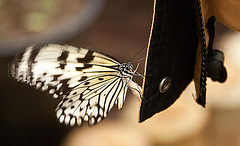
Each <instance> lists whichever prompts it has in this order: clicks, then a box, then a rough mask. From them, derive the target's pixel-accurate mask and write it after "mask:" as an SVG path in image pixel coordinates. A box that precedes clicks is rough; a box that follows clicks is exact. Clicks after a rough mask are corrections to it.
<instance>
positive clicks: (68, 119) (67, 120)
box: [65, 115, 70, 125]
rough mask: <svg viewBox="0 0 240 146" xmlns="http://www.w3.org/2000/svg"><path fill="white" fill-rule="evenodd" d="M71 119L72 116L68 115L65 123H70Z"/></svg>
mask: <svg viewBox="0 0 240 146" xmlns="http://www.w3.org/2000/svg"><path fill="white" fill-rule="evenodd" d="M69 121H70V116H69V115H67V116H66V118H65V124H66V125H67V124H68V123H69Z"/></svg>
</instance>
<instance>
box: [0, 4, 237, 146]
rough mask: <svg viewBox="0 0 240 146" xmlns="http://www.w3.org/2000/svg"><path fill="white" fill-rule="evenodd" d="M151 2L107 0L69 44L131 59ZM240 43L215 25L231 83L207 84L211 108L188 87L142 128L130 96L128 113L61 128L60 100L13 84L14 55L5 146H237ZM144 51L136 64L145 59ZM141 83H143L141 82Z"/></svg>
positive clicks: (5, 90)
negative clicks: (57, 115) (198, 101)
mask: <svg viewBox="0 0 240 146" xmlns="http://www.w3.org/2000/svg"><path fill="white" fill-rule="evenodd" d="M152 5H153V4H152V1H142V2H141V3H140V2H139V1H137V0H132V1H129V2H123V1H117V0H111V1H108V2H107V5H106V6H105V9H104V11H103V13H102V14H101V17H100V18H99V19H98V20H97V22H95V23H94V24H93V25H92V26H91V27H89V29H87V30H85V32H83V33H82V34H79V36H76V37H74V38H72V39H70V40H69V41H67V42H65V43H66V44H69V45H75V46H85V47H88V48H93V49H95V50H100V51H101V52H104V53H106V54H109V55H111V56H114V57H115V58H117V59H119V60H120V61H122V62H127V61H129V59H130V58H132V56H134V55H135V54H136V52H137V51H138V50H140V49H142V48H143V47H145V46H146V45H147V42H148V37H149V31H150V26H151V17H152ZM239 40H240V33H236V32H232V31H230V30H228V29H226V28H225V27H223V26H222V25H220V24H218V25H217V29H216V39H215V48H216V49H221V50H223V52H224V54H225V59H226V60H225V65H226V68H227V71H228V79H227V82H226V83H224V84H219V83H213V82H211V80H210V79H208V81H207V83H208V85H207V105H206V109H203V108H202V107H200V106H199V105H197V104H196V103H195V101H194V100H193V97H192V94H195V89H194V86H193V84H190V85H189V86H188V88H187V89H186V90H185V91H184V93H183V94H182V95H181V97H180V98H179V99H178V100H177V102H176V103H175V104H174V105H173V106H171V107H170V108H169V109H167V110H166V111H163V112H161V113H158V114H156V115H155V116H153V117H152V118H150V119H148V120H147V121H145V122H143V123H141V124H139V123H138V110H139V104H140V103H139V101H138V100H137V98H136V97H133V96H132V95H131V94H128V97H127V99H126V103H125V105H124V108H123V110H121V111H118V110H116V108H114V109H113V110H112V111H111V112H110V113H109V116H108V118H107V119H105V120H103V121H102V122H101V123H99V124H97V125H96V126H93V127H91V128H89V127H87V125H86V124H85V125H84V126H82V127H76V128H69V127H66V126H64V125H60V124H58V122H57V119H56V118H55V116H54V109H55V107H56V106H57V104H58V102H59V101H60V99H58V100H56V99H53V98H52V97H50V96H46V94H44V93H41V92H40V91H37V90H35V89H32V88H30V87H28V86H26V85H24V84H20V83H16V82H15V81H14V80H12V79H10V78H9V77H8V75H7V67H8V63H9V61H11V60H12V57H8V58H0V115H1V117H0V134H1V135H0V145H64V146H65V145H66V146H85V145H91V146H95V145H96V146H106V145H109V146H118V145H119V146H132V145H138V146H151V145H152V146H156V145H165V146H179V145H180V146H188V145H192V146H202V145H205V146H218V145H231V146H237V145H240V140H239V137H240V128H239V126H238V124H239V123H240V96H239V93H240V77H239V74H240V49H239V48H240V41H239ZM144 51H145V50H144ZM144 51H143V52H141V53H140V54H139V56H137V58H136V59H134V61H133V64H136V62H137V61H138V60H139V59H140V58H142V57H145V52H144ZM143 66H144V65H143V64H142V65H141V67H140V69H139V70H140V72H142V70H143ZM137 82H138V83H139V84H141V79H138V78H137Z"/></svg>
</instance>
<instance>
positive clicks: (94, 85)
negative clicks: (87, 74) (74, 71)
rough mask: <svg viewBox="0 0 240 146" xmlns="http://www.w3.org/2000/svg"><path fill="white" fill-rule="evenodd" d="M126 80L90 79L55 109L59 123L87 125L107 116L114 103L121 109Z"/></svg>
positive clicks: (109, 76)
mask: <svg viewBox="0 0 240 146" xmlns="http://www.w3.org/2000/svg"><path fill="white" fill-rule="evenodd" d="M126 89H127V82H126V80H124V79H122V78H121V77H119V76H116V75H113V74H112V75H101V76H97V77H93V78H90V79H88V80H86V81H84V82H82V83H81V84H80V85H78V86H77V87H76V88H74V89H73V90H71V91H70V92H69V93H68V95H67V96H66V97H65V98H64V99H63V100H62V102H61V103H60V104H59V105H58V107H57V109H56V113H57V117H58V118H59V121H60V122H64V123H65V124H67V125H68V124H70V125H71V126H72V125H75V124H77V125H81V124H82V121H88V123H89V125H93V124H96V123H98V122H100V121H101V120H102V119H103V118H105V117H106V116H107V115H108V112H109V111H110V109H111V108H112V107H113V105H114V103H118V108H119V109H121V108H122V106H123V103H124V101H125V95H126V91H127V90H126Z"/></svg>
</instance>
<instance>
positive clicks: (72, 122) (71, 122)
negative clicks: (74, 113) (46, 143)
mask: <svg viewBox="0 0 240 146" xmlns="http://www.w3.org/2000/svg"><path fill="white" fill-rule="evenodd" d="M75 122H76V119H75V118H72V119H71V121H70V126H74V125H75Z"/></svg>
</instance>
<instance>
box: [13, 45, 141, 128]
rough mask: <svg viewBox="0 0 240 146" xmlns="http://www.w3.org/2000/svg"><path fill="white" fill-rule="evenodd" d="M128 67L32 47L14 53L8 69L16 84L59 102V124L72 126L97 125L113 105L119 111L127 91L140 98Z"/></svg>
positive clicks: (94, 55)
mask: <svg viewBox="0 0 240 146" xmlns="http://www.w3.org/2000/svg"><path fill="white" fill-rule="evenodd" d="M133 74H134V72H133V70H132V65H131V64H129V63H120V62H119V61H117V60H116V59H114V58H113V57H110V56H107V55H104V54H101V53H98V52H95V51H91V50H88V49H84V48H77V47H73V46H68V45H57V44H47V45H35V46H30V47H28V48H27V49H26V50H25V51H23V52H20V53H18V54H17V55H16V56H15V58H14V60H13V62H12V64H11V65H10V75H11V76H12V77H14V78H15V79H16V80H17V81H21V82H25V83H27V84H29V85H30V86H33V87H35V88H36V89H40V90H42V91H45V92H48V93H49V94H51V95H53V97H54V98H57V97H60V98H63V99H62V101H61V102H60V103H59V105H58V107H57V108H56V115H57V118H58V119H59V121H60V122H61V123H65V124H66V125H70V126H74V125H81V124H82V123H83V121H88V124H89V125H93V124H96V123H98V122H100V121H101V120H102V119H103V118H105V117H106V116H107V115H108V112H109V111H110V110H111V108H112V107H113V106H114V104H117V107H118V109H121V108H122V107H123V103H124V101H125V96H126V92H127V88H128V87H130V89H131V90H132V91H133V93H134V94H137V95H139V96H141V88H140V87H139V86H138V85H137V84H136V83H135V82H133V81H132V77H133Z"/></svg>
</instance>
